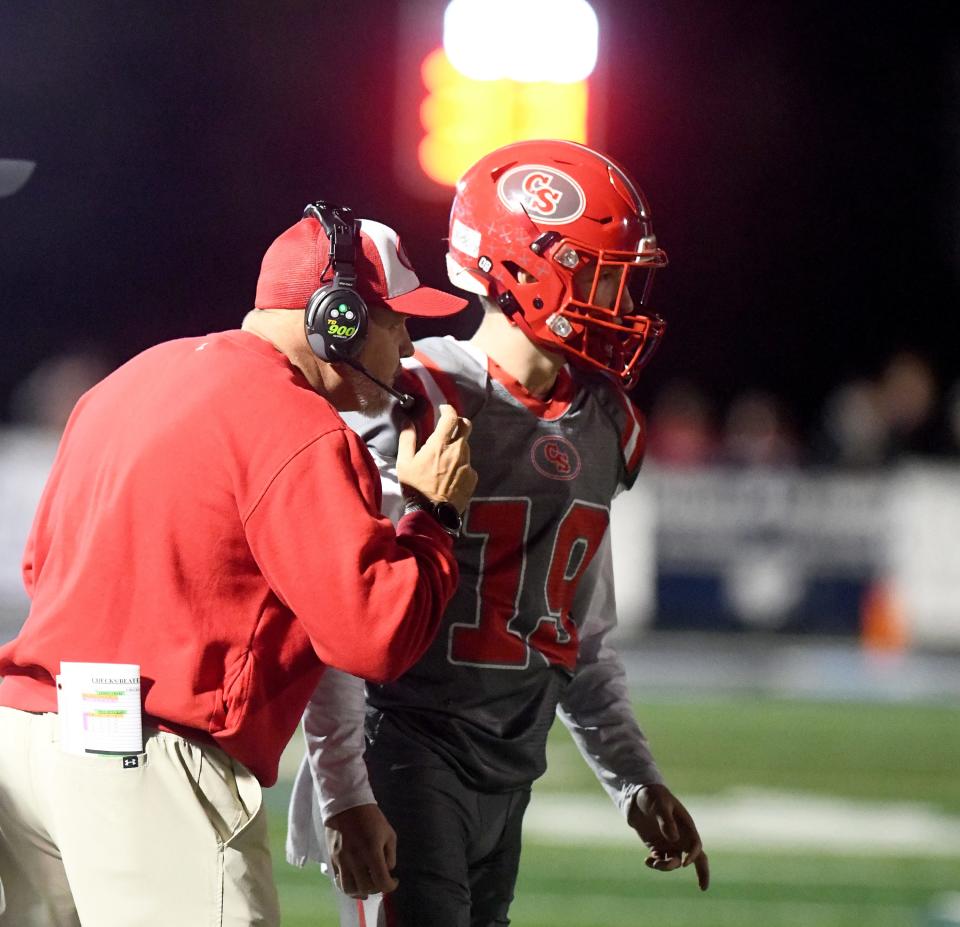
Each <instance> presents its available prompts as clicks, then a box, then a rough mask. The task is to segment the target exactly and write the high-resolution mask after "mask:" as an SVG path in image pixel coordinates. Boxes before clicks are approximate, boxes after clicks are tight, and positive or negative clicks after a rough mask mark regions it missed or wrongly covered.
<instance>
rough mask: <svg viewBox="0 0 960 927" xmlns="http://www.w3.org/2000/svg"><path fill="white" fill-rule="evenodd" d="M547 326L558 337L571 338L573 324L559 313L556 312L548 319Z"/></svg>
mask: <svg viewBox="0 0 960 927" xmlns="http://www.w3.org/2000/svg"><path fill="white" fill-rule="evenodd" d="M547 328H549V329H550V331H552V332H553V333H554V334H555V335H556V336H557V337H558V338H564V339H566V338H569V337H570V336H571V335H572V334H573V326H572V325H571V324H570V323H569V322H568V321H567V320H566V319H565V318H564V317H563V316H562V315H560V314H559V313H557V312H555V313H554V314H553V315H552V316H550V318H549V319H547Z"/></svg>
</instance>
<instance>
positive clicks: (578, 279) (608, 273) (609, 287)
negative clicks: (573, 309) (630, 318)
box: [573, 261, 634, 315]
mask: <svg viewBox="0 0 960 927" xmlns="http://www.w3.org/2000/svg"><path fill="white" fill-rule="evenodd" d="M628 272H629V271H628V269H627V268H625V267H622V266H620V265H609V264H608V265H605V266H603V267H601V268H600V273H599V274H597V264H596V261H589V262H588V263H586V264H584V265H583V267H581V268H580V269H579V270H578V271H577V272H576V273H575V274H574V275H573V297H574V299H576V300H578V301H579V302H584V303H591V304H593V305H594V306H600V307H602V308H603V309H615V308H616V307H617V295H618V294H619V293H620V281H621V280H622V279H623V275H624V274H625V273H628ZM594 278H596V287H597V288H596V291H595V292H594V293H593V296H592V298H591V290H592V289H593V285H594ZM629 284H630V281H629V280H628V281H627V285H626V286H624V288H623V295H622V296H620V312H621V314H623V315H629V314H630V313H632V312H633V308H634V303H633V299H632V298H631V296H630V286H629Z"/></svg>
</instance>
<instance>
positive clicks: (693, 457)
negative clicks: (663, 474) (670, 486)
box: [647, 381, 717, 468]
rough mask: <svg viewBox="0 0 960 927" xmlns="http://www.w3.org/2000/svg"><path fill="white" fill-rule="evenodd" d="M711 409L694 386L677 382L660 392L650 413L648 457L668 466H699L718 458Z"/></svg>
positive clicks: (684, 382)
mask: <svg viewBox="0 0 960 927" xmlns="http://www.w3.org/2000/svg"><path fill="white" fill-rule="evenodd" d="M716 451H717V442H716V437H715V435H714V433H713V427H712V425H711V413H710V406H709V403H708V402H707V399H706V397H705V396H704V395H703V393H702V392H701V391H700V390H699V389H698V388H697V387H696V386H694V385H693V384H692V383H688V382H686V381H674V382H673V383H669V384H667V386H666V387H665V388H664V389H663V390H662V391H661V392H660V393H659V395H658V396H657V398H656V399H655V400H654V403H653V406H652V408H651V410H650V416H649V419H648V427H647V454H648V455H649V457H650V459H651V460H653V461H654V462H656V463H658V464H662V465H663V466H665V467H677V468H683V467H696V466H702V465H704V464H707V463H710V462H711V461H712V460H713V459H714V458H715V457H716Z"/></svg>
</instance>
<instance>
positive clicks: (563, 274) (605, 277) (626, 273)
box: [505, 236, 667, 389]
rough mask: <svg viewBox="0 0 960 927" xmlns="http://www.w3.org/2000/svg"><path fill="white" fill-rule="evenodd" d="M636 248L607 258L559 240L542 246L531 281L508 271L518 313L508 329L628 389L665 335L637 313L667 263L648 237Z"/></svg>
mask: <svg viewBox="0 0 960 927" xmlns="http://www.w3.org/2000/svg"><path fill="white" fill-rule="evenodd" d="M641 247H643V250H641V251H615V250H610V249H597V248H594V247H591V246H590V245H587V244H584V243H583V242H575V241H572V240H571V239H560V240H559V241H558V242H556V243H550V247H549V248H548V249H547V252H546V253H544V255H543V261H531V262H529V265H528V266H529V267H530V268H533V267H534V266H535V267H536V269H537V270H539V271H540V272H541V273H540V276H539V278H537V277H535V276H534V274H533V273H532V272H531V270H530V269H527V268H522V269H520V268H517V267H516V266H515V265H514V266H512V267H510V266H508V268H507V269H508V270H509V271H510V272H511V275H512V276H513V278H514V280H512V281H510V282H511V284H512V286H511V290H512V291H513V293H514V294H515V296H516V298H517V302H518V303H519V306H520V309H521V311H522V313H523V315H522V321H521V320H520V319H517V318H515V321H517V322H518V323H519V324H521V325H523V327H524V328H525V329H528V334H529V335H530V336H531V337H532V338H533V339H534V340H535V341H537V342H539V343H540V344H542V345H543V346H544V347H547V348H548V349H550V350H554V351H557V350H559V351H561V352H562V353H564V354H567V355H568V356H570V358H571V359H572V360H573V361H574V363H580V364H582V365H586V366H588V367H591V368H593V369H596V370H600V371H602V372H604V373H607V374H612V375H613V376H615V377H616V378H617V379H618V381H619V382H620V384H621V385H622V386H623V387H624V389H630V388H631V387H633V386H634V385H635V384H636V379H637V375H638V374H639V373H640V371H641V370H642V369H643V367H644V366H645V365H646V364H647V362H648V361H649V360H650V358H651V357H652V356H653V353H654V351H655V350H656V348H657V346H658V345H659V343H660V338H661V336H662V335H663V332H664V329H665V328H666V323H665V322H664V321H663V319H662V318H661V317H660V316H659V315H655V314H650V313H648V312H645V311H644V310H645V309H646V306H647V300H648V297H649V293H650V289H651V286H652V284H653V277H654V273H655V271H656V270H657V268H659V267H664V266H665V265H666V263H667V258H666V255H665V254H664V252H663V251H661V250H660V249H658V248H657V247H656V243H655V241H654V240H653V239H652V236H651V238H649V239H644V240H643V242H641ZM545 262H546V263H547V265H548V266H546V267H545V266H544V263H545ZM505 263H508V264H509V262H505ZM518 271H519V272H518ZM551 306H553V307H555V309H554V311H552V312H551V311H549V307H551Z"/></svg>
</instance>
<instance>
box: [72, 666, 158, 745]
mask: <svg viewBox="0 0 960 927" xmlns="http://www.w3.org/2000/svg"><path fill="white" fill-rule="evenodd" d="M57 704H58V708H57V710H58V712H59V715H60V746H61V748H62V749H63V750H64V751H66V752H67V753H76V754H80V755H85V754H87V753H113V754H130V753H141V752H143V722H142V717H141V710H140V667H139V666H138V665H137V664H136V663H67V662H61V663H60V675H59V676H57Z"/></svg>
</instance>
